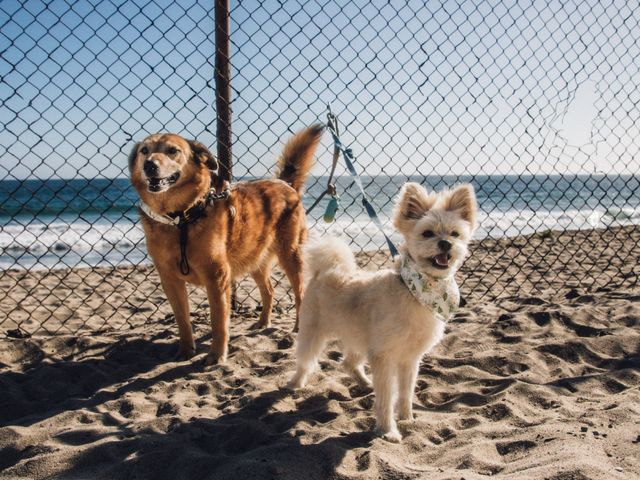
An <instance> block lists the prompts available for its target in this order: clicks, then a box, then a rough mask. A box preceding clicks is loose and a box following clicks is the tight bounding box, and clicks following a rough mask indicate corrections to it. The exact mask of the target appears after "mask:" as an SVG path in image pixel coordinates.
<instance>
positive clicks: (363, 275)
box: [289, 183, 477, 442]
mask: <svg viewBox="0 0 640 480" xmlns="http://www.w3.org/2000/svg"><path fill="white" fill-rule="evenodd" d="M476 212H477V206H476V199H475V194H474V190H473V187H472V186H471V185H461V186H458V187H457V188H455V189H454V190H451V191H444V192H441V193H428V192H427V191H426V190H425V189H424V188H423V187H422V186H420V185H418V184H417V183H407V184H405V185H404V186H403V188H402V190H401V192H400V195H399V198H398V200H397V202H396V206H395V210H394V213H393V223H394V225H395V227H396V228H397V229H398V231H399V232H400V233H401V234H402V235H403V236H404V240H405V243H404V245H402V247H401V255H400V257H399V259H396V266H395V269H394V270H389V269H385V270H381V271H379V272H366V271H363V270H360V269H358V267H357V266H356V262H355V259H354V257H353V254H352V252H351V250H350V249H349V247H348V246H347V245H346V244H345V243H343V242H342V241H340V240H338V239H335V238H327V239H324V240H321V241H319V242H317V243H315V244H312V245H310V246H309V248H308V250H307V253H306V257H305V259H306V262H307V272H308V274H309V276H310V280H309V283H308V285H307V288H306V296H305V297H304V300H303V302H302V306H301V308H300V331H299V333H298V338H297V349H296V355H297V371H296V373H295V375H294V377H293V378H292V379H291V381H290V382H289V387H290V388H299V387H302V386H304V385H305V384H306V382H307V379H308V377H309V375H310V374H311V373H312V372H313V370H314V368H315V366H316V364H317V361H318V356H319V355H320V353H321V351H322V349H323V347H324V345H325V343H326V341H327V340H331V339H338V340H340V341H341V342H342V345H343V348H344V361H343V365H344V367H345V369H346V370H347V371H348V372H349V373H350V374H351V375H352V376H353V377H354V378H355V379H356V380H357V381H358V382H359V383H360V384H362V385H370V381H369V379H368V378H367V375H366V374H365V371H364V362H365V360H368V361H369V364H370V367H371V372H372V376H373V388H374V392H375V414H376V427H377V431H378V432H379V433H380V434H381V435H382V436H383V437H384V438H385V439H387V440H389V441H393V442H399V441H400V440H401V439H402V437H401V435H400V432H398V428H397V426H396V422H395V419H394V403H395V401H396V397H397V412H398V418H399V419H400V420H408V419H412V418H413V412H412V395H413V390H414V388H415V382H416V377H417V374H418V366H419V363H420V359H421V358H422V356H423V355H424V354H425V353H426V352H428V351H430V350H431V349H432V348H433V347H434V346H435V345H436V344H437V343H438V342H440V340H441V339H442V336H443V334H444V328H445V322H446V321H447V320H448V319H449V317H450V316H451V315H452V314H453V311H454V310H455V308H457V306H458V302H459V292H458V287H457V284H456V282H455V279H454V278H453V276H454V274H455V272H456V270H457V269H458V268H459V267H460V265H461V264H462V262H463V260H464V258H465V256H466V255H467V245H468V243H469V240H470V238H471V235H472V233H473V231H474V229H475V226H476Z"/></svg>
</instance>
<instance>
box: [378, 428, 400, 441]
mask: <svg viewBox="0 0 640 480" xmlns="http://www.w3.org/2000/svg"><path fill="white" fill-rule="evenodd" d="M378 434H379V435H380V436H381V437H382V438H383V440H386V441H387V442H391V443H400V442H402V435H400V432H399V431H398V430H397V429H392V430H389V431H388V432H381V431H379V432H378Z"/></svg>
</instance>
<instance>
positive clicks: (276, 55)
mask: <svg viewBox="0 0 640 480" xmlns="http://www.w3.org/2000/svg"><path fill="white" fill-rule="evenodd" d="M639 21H640V6H639V5H637V4H635V3H633V2H625V1H613V0H609V1H595V0H593V1H574V2H547V1H533V2H498V1H481V0H476V1H456V2H421V1H420V2H413V1H412V2H385V3H381V2H380V3H378V2H365V1H352V2H337V1H331V0H325V1H320V0H318V1H313V0H312V1H304V2H302V1H283V2H248V1H239V2H236V3H234V4H233V5H232V11H231V29H232V33H231V42H232V43H231V52H232V53H231V57H232V58H231V67H232V79H231V81H232V88H233V104H232V106H233V112H234V113H233V115H234V117H233V135H234V137H233V152H234V167H233V168H234V174H235V176H236V178H251V177H263V176H268V175H271V171H272V169H273V165H274V157H275V156H276V155H277V154H278V152H279V150H280V148H281V146H282V141H283V140H285V139H286V137H287V136H288V135H290V134H291V132H292V131H295V130H298V129H299V128H301V127H302V126H304V125H308V124H310V123H312V122H315V121H317V120H319V119H320V120H324V118H325V113H326V105H327V103H331V105H332V108H333V110H334V112H335V113H336V114H337V115H338V117H339V119H340V121H341V127H342V139H343V141H344V142H345V143H346V144H347V145H349V146H351V148H352V149H353V151H354V153H355V154H356V156H357V168H358V169H359V171H360V172H361V173H362V175H363V178H364V181H365V187H366V188H367V190H368V192H369V194H370V196H371V197H372V200H373V203H374V204H375V206H376V208H377V209H378V211H379V212H380V215H381V217H382V219H383V221H384V223H385V225H386V228H387V230H388V231H389V232H391V231H392V226H391V224H390V222H389V215H390V212H391V208H392V204H393V198H394V196H395V195H396V194H397V192H398V190H399V188H400V186H401V185H402V184H403V183H404V182H406V181H407V180H409V179H411V180H413V181H417V182H420V183H422V184H424V185H426V186H427V187H429V188H441V187H443V186H451V185H453V184H455V183H457V182H466V181H468V182H471V183H473V184H474V186H475V188H476V190H477V193H478V199H479V204H480V209H481V216H480V228H479V229H478V231H477V233H476V242H475V244H474V246H473V249H472V255H471V256H470V258H469V260H468V261H467V266H466V269H465V271H464V272H463V275H462V276H461V281H462V284H463V285H462V286H463V291H464V292H466V294H467V295H468V296H474V295H475V296H483V295H489V296H499V295H503V294H513V295H515V294H524V293H526V292H527V291H530V290H545V289H557V288H558V285H566V286H573V287H580V286H590V285H594V284H598V285H603V284H606V283H607V282H609V283H611V284H614V285H635V284H637V278H638V269H637V258H638V254H639V253H640V252H639V250H640V248H639V247H638V241H639V235H638V229H637V227H636V226H635V224H636V223H638V220H639V219H640V217H639V212H640V209H639V208H638V207H639V205H640V194H639V193H638V191H639V189H638V187H639V178H638V176H637V175H636V173H637V171H638V166H639V163H640V160H639V159H640V156H639V155H638V153H639V148H640V140H639V139H640V134H639V133H640V132H639V131H638V130H639V128H640V127H639V126H640V122H639V121H638V120H639V113H640V109H639V107H638V105H639V101H640V93H639V92H640V90H639V89H638V85H639V83H640V68H639V67H640V60H639V59H640V46H639V40H640V28H639V25H638V23H639ZM213 32H214V19H213V2H211V1H204V0H196V1H190V0H181V1H177V2H175V1H162V0H153V1H147V0H133V1H131V0H127V1H125V0H110V1H104V0H78V1H68V0H66V1H65V0H51V1H43V2H34V1H26V0H25V1H17V0H6V1H3V2H1V3H0V51H1V52H2V53H1V58H0V75H1V80H0V84H1V88H0V124H1V126H2V128H1V131H0V138H1V142H0V145H1V146H0V149H1V150H0V158H1V160H0V185H1V187H2V189H1V192H0V248H1V252H0V268H1V269H2V271H1V272H0V285H1V288H0V325H2V327H3V330H4V332H3V333H4V334H9V335H23V334H32V333H35V332H42V333H55V332H59V331H60V332H76V331H78V330H80V329H84V328H90V329H104V328H123V327H127V326H133V325H136V324H140V323H141V322H145V321H147V320H149V319H150V318H151V319H153V318H157V317H159V316H162V315H168V314H170V309H169V307H168V305H167V303H166V300H165V297H164V294H163V292H162V289H161V287H160V285H159V280H158V277H157V275H156V273H155V271H154V269H153V267H152V265H151V261H150V259H149V258H148V257H147V254H146V250H145V246H144V235H143V233H142V230H141V228H140V226H139V224H138V218H137V212H136V210H135V208H134V204H135V203H136V201H137V196H136V194H135V192H134V191H133V190H132V188H131V187H130V185H129V182H128V180H127V175H128V172H127V160H126V158H127V154H128V152H129V150H130V149H131V147H132V146H133V144H134V141H136V140H139V139H141V138H142V137H144V136H146V135H147V134H150V133H155V132H158V131H172V132H176V133H179V134H182V135H184V136H186V137H189V138H196V139H198V140H199V141H201V142H203V143H204V144H205V145H207V146H209V147H211V148H212V150H213V149H214V146H215V136H214V133H215V124H214V122H215V92H214V90H213V79H214V67H213V61H214V48H215V46H214V43H213V38H214V35H213ZM330 156H331V144H330V139H329V138H328V136H327V138H324V139H323V142H322V146H321V148H320V150H319V151H318V164H317V166H316V167H315V169H314V171H313V174H314V175H313V177H312V179H311V180H310V182H309V185H308V189H307V196H306V198H305V202H306V204H307V205H309V204H311V203H312V202H313V200H314V199H315V198H317V197H318V196H319V195H320V194H321V193H322V191H323V190H324V188H325V182H326V175H327V173H328V169H329V167H330V165H329V164H330V161H329V159H330ZM345 173H346V171H345V170H344V169H342V170H341V169H340V168H339V170H338V174H340V175H345ZM350 183H351V180H350V179H349V178H348V177H346V176H341V177H339V179H338V192H339V194H340V195H341V210H340V212H339V213H338V218H337V221H336V222H335V223H334V224H332V225H325V224H323V223H322V220H321V217H322V211H323V208H324V206H325V204H326V199H325V200H324V201H323V202H322V203H321V204H320V205H319V206H318V207H317V208H316V210H314V211H313V212H312V213H311V215H310V216H309V218H308V222H309V225H310V228H311V230H312V231H313V232H315V233H316V234H325V233H326V232H328V233H330V234H331V233H333V234H336V233H339V234H340V235H342V236H344V237H346V238H348V239H349V240H350V242H351V244H352V246H353V248H354V250H355V251H356V252H358V253H359V259H360V260H361V262H362V263H363V264H365V265H367V268H378V267H380V266H381V265H383V264H385V263H387V262H388V256H387V255H386V254H384V253H380V249H382V248H384V241H383V239H382V238H381V237H380V235H379V234H378V232H377V231H376V229H375V227H374V226H373V225H372V224H371V223H370V222H369V221H368V217H367V216H366V213H365V212H364V210H363V208H362V206H361V205H360V203H359V201H358V198H357V195H356V193H355V191H353V189H351V188H350ZM394 239H396V240H399V238H398V237H397V236H395V237H394ZM371 252H377V253H371ZM577 264H580V265H581V266H582V267H584V266H585V265H587V267H586V268H581V269H579V270H578V269H575V268H574V267H575V266H576V265H577ZM585 272H587V273H586V274H585ZM275 275H276V281H277V283H278V284H280V283H282V281H283V277H282V275H281V274H280V273H278V272H276V274H275ZM516 278H517V279H518V280H516ZM192 294H193V296H192V299H193V300H194V301H195V302H196V303H200V306H201V307H203V306H206V304H205V303H203V302H204V295H203V294H202V293H198V292H197V291H196V292H192ZM239 299H240V301H241V303H242V307H243V308H245V309H247V308H253V307H255V305H256V303H257V302H258V300H259V299H258V295H257V294H256V290H255V286H253V284H252V283H250V282H248V281H242V282H241V284H240V293H239ZM279 302H280V303H279V304H278V306H277V307H276V308H288V307H290V305H291V304H292V301H291V297H290V296H289V295H288V294H287V293H283V294H282V295H280V297H279Z"/></svg>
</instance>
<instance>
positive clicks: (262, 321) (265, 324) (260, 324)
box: [249, 320, 271, 330]
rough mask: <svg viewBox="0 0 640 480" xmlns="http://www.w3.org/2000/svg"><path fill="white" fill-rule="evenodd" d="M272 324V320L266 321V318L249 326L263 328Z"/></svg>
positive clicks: (256, 328)
mask: <svg viewBox="0 0 640 480" xmlns="http://www.w3.org/2000/svg"><path fill="white" fill-rule="evenodd" d="M270 326H271V322H270V321H268V320H267V321H265V320H259V321H257V322H256V323H254V324H253V325H251V326H250V327H249V329H250V330H261V329H263V328H269V327H270Z"/></svg>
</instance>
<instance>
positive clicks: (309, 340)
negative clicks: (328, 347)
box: [287, 325, 325, 388]
mask: <svg viewBox="0 0 640 480" xmlns="http://www.w3.org/2000/svg"><path fill="white" fill-rule="evenodd" d="M305 327H311V328H305V329H303V330H301V331H300V333H298V338H297V339H296V373H295V375H294V376H293V378H292V379H291V380H290V381H289V383H288V384H287V386H288V387H289V388H301V387H304V386H305V385H306V383H307V379H308V378H309V375H311V374H312V373H313V371H314V370H315V368H316V365H317V363H318V357H319V356H320V353H321V352H322V349H323V347H324V344H325V339H324V337H323V336H322V335H320V334H319V332H318V331H317V328H315V327H314V326H313V325H305Z"/></svg>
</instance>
